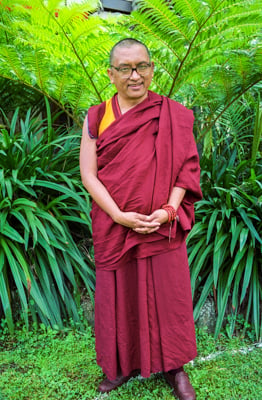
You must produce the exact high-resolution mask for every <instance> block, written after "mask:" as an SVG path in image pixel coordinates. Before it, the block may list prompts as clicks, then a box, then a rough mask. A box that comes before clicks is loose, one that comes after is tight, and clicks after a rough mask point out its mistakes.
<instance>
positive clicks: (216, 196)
mask: <svg viewBox="0 0 262 400" xmlns="http://www.w3.org/2000/svg"><path fill="white" fill-rule="evenodd" d="M243 111H244V110H243V105H242V106H238V107H236V106H235V107H231V108H230V109H229V110H228V113H227V114H225V115H224V117H225V118H224V121H223V124H222V125H219V126H217V129H216V130H214V131H213V140H214V150H213V154H212V156H211V158H207V157H205V156H204V157H202V160H201V167H202V177H201V178H202V179H201V180H202V189H203V194H204V198H203V200H202V201H200V202H199V203H197V205H196V224H195V226H194V228H193V229H192V231H191V233H190V234H189V237H188V251H189V262H190V266H191V283H192V291H193V296H194V300H195V308H194V316H195V318H196V319H197V318H198V316H199V313H200V310H201V308H202V306H203V304H204V302H205V301H206V299H207V297H208V296H209V295H210V293H211V292H212V293H213V295H214V300H215V304H216V309H217V313H218V318H217V321H216V329H215V334H216V335H218V334H219V332H220V330H221V326H222V323H223V320H224V317H225V314H226V313H232V316H233V317H232V324H231V333H232V334H233V332H234V322H235V321H236V316H237V315H238V314H240V313H242V312H245V318H246V322H248V321H249V319H251V321H252V325H253V326H254V328H255V332H256V336H257V339H259V338H261V336H262V319H261V309H262V274H261V265H262V253H261V250H262V184H261V181H262V162H261V154H260V152H258V151H256V155H257V157H256V162H254V158H253V157H254V146H255V147H256V150H258V149H259V147H258V143H261V137H262V129H261V125H260V124H259V123H258V122H256V123H255V126H254V129H255V132H254V134H251V132H250V127H251V126H252V125H254V123H253V121H251V120H254V118H251V117H250V116H249V117H248V118H245V119H244V120H243V121H242V122H241V119H240V118H241V116H243ZM260 113H261V109H259V108H258V109H257V117H256V121H258V120H259V116H260V115H261V114H260ZM226 116H227V117H228V119H227V123H226ZM260 118H261V117H260ZM236 130H237V132H238V138H236V135H235V132H236Z"/></svg>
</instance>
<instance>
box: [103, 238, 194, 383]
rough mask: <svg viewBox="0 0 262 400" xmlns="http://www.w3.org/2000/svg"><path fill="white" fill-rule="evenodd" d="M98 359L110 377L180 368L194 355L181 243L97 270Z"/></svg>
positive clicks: (185, 252) (187, 271) (185, 271)
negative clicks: (152, 254) (156, 252)
mask: <svg viewBox="0 0 262 400" xmlns="http://www.w3.org/2000/svg"><path fill="white" fill-rule="evenodd" d="M95 336H96V352H97V363H98V365H100V366H101V368H102V370H103V372H104V373H105V374H106V376H107V378H108V379H110V380H113V379H115V378H116V376H117V374H118V373H119V372H120V373H121V374H122V375H123V376H127V375H129V374H130V372H131V371H132V370H135V369H139V370H141V375H142V376H143V377H149V376H150V374H151V373H156V372H160V371H165V372H166V371H169V370H171V369H175V368H179V367H181V366H182V365H184V364H186V363H187V362H189V361H190V360H192V359H193V358H195V357H196V355H197V350H196V340H195V328H194V321H193V308H192V296H191V286H190V276H189V268H188V261H187V251H186V245H185V244H184V245H182V246H181V247H180V248H178V249H175V250H172V251H170V252H167V253H164V254H161V255H156V256H151V257H147V258H143V259H135V260H132V262H129V263H127V264H126V265H125V266H123V267H122V268H120V269H119V270H117V271H101V270H97V272H96V294H95Z"/></svg>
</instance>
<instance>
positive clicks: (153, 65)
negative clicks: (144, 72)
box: [152, 61, 155, 77]
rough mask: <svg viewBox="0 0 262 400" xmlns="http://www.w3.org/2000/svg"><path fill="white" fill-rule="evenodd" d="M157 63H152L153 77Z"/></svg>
mask: <svg viewBox="0 0 262 400" xmlns="http://www.w3.org/2000/svg"><path fill="white" fill-rule="evenodd" d="M154 69H155V63H154V61H152V77H153V76H154Z"/></svg>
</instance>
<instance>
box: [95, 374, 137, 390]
mask: <svg viewBox="0 0 262 400" xmlns="http://www.w3.org/2000/svg"><path fill="white" fill-rule="evenodd" d="M139 373H140V371H139V370H135V371H132V372H131V374H129V375H128V376H122V375H118V376H117V377H116V379H114V380H113V381H110V380H109V379H107V378H105V379H104V380H103V381H102V382H101V383H100V385H99V386H98V388H97V390H98V391H99V392H100V393H109V392H111V390H115V389H116V388H118V387H119V386H121V385H123V384H124V383H126V382H127V381H128V380H129V379H130V378H134V377H135V376H137V375H139Z"/></svg>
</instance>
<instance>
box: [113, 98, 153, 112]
mask: <svg viewBox="0 0 262 400" xmlns="http://www.w3.org/2000/svg"><path fill="white" fill-rule="evenodd" d="M147 97H148V93H146V95H145V96H143V97H141V98H139V99H125V98H123V97H121V96H119V94H118V95H117V101H118V105H119V109H120V112H121V114H124V113H126V112H127V111H129V110H131V108H133V107H135V106H136V105H138V104H140V103H142V101H144V100H145V99H146V98H147Z"/></svg>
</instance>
